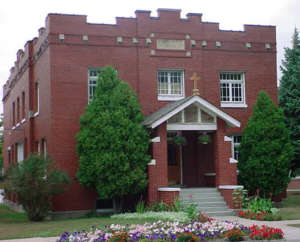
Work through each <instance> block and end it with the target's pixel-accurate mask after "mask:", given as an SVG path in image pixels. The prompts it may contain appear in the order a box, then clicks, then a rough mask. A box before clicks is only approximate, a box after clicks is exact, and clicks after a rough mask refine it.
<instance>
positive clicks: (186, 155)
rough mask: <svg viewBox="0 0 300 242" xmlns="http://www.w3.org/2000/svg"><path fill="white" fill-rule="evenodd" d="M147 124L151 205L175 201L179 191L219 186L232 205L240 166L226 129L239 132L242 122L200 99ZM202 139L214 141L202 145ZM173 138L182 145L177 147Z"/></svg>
mask: <svg viewBox="0 0 300 242" xmlns="http://www.w3.org/2000/svg"><path fill="white" fill-rule="evenodd" d="M143 124H144V125H145V126H146V127H148V128H151V129H152V140H151V141H152V149H151V150H152V151H151V156H152V160H151V162H150V163H149V165H148V181H149V183H148V203H152V202H153V201H160V200H163V201H166V202H172V201H173V200H174V199H175V198H176V197H178V196H179V191H180V187H216V188H217V189H218V190H219V191H220V192H221V194H222V195H223V196H224V198H225V200H226V202H227V203H228V204H229V205H230V204H231V205H232V201H231V193H232V190H233V189H234V188H235V187H236V186H237V168H236V162H237V161H235V160H234V159H233V158H232V152H231V150H232V149H231V148H232V146H231V138H230V137H228V136H227V135H226V128H227V126H230V127H240V122H239V121H238V120H236V119H234V118H233V117H231V116H230V115H228V114H226V113H225V112H223V111H222V110H220V109H218V108H217V107H215V106H214V105H212V104H210V103H209V102H207V101H206V100H204V99H202V98H201V97H199V96H190V97H187V98H185V99H182V100H180V101H176V102H172V103H170V104H168V105H166V106H165V107H163V108H161V109H160V110H158V111H157V112H155V113H153V114H151V115H149V116H148V117H147V118H146V119H145V121H144V123H143ZM204 134H205V135H207V136H209V138H210V139H209V140H210V142H209V143H208V144H202V143H200V142H199V136H201V135H204ZM175 136H180V137H182V138H183V140H184V142H183V143H181V144H178V143H176V142H174V137H175ZM181 140H182V139H181Z"/></svg>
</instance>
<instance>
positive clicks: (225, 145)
mask: <svg viewBox="0 0 300 242" xmlns="http://www.w3.org/2000/svg"><path fill="white" fill-rule="evenodd" d="M225 136H226V123H225V122H224V121H223V120H222V119H219V118H218V119H217V131H216V134H215V168H216V185H217V186H220V185H237V171H236V170H237V166H236V164H235V163H230V158H231V157H232V150H231V142H228V141H225V140H224V137H225Z"/></svg>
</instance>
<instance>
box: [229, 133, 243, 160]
mask: <svg viewBox="0 0 300 242" xmlns="http://www.w3.org/2000/svg"><path fill="white" fill-rule="evenodd" d="M234 136H241V135H232V136H231V137H232V142H231V156H232V158H230V159H229V162H230V163H238V162H239V161H238V160H236V159H235V158H234V146H235V145H234V144H235V143H234ZM240 145H241V143H238V146H240Z"/></svg>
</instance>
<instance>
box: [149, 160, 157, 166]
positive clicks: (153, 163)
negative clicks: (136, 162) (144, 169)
mask: <svg viewBox="0 0 300 242" xmlns="http://www.w3.org/2000/svg"><path fill="white" fill-rule="evenodd" d="M155 165H156V160H155V159H152V160H151V161H150V162H149V163H148V166H155Z"/></svg>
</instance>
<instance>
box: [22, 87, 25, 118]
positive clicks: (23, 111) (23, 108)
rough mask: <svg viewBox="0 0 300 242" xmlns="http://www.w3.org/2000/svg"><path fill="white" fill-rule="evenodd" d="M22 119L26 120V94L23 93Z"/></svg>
mask: <svg viewBox="0 0 300 242" xmlns="http://www.w3.org/2000/svg"><path fill="white" fill-rule="evenodd" d="M22 119H25V92H22Z"/></svg>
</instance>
